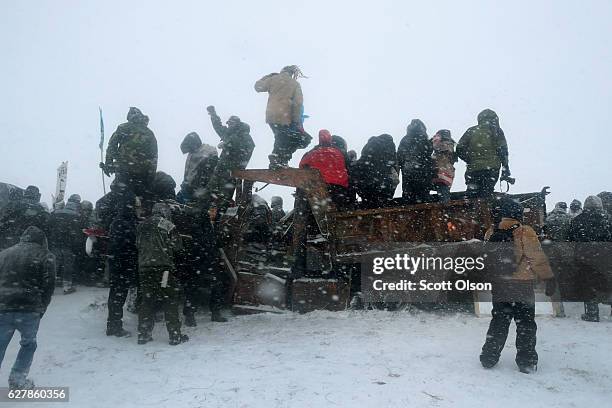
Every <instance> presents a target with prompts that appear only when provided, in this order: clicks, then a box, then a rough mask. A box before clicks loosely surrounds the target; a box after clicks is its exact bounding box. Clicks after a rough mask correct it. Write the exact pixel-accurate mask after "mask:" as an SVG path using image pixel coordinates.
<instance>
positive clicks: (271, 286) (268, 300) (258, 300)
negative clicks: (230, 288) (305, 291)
mask: <svg viewBox="0 0 612 408" xmlns="http://www.w3.org/2000/svg"><path fill="white" fill-rule="evenodd" d="M234 303H235V304H241V305H250V306H261V305H264V306H271V307H275V308H278V309H285V308H286V307H287V287H286V281H285V279H282V278H279V277H278V276H276V275H273V274H271V273H266V274H258V273H249V272H239V273H238V284H237V285H236V290H235V292H234Z"/></svg>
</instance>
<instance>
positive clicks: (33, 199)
mask: <svg viewBox="0 0 612 408" xmlns="http://www.w3.org/2000/svg"><path fill="white" fill-rule="evenodd" d="M23 199H24V200H25V201H26V202H28V203H30V204H38V203H40V190H39V189H38V187H36V186H27V187H26V189H25V191H24V192H23Z"/></svg>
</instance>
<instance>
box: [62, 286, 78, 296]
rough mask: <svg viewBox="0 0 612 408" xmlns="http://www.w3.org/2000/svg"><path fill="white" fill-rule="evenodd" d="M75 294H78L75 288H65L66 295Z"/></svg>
mask: <svg viewBox="0 0 612 408" xmlns="http://www.w3.org/2000/svg"><path fill="white" fill-rule="evenodd" d="M74 292H76V289H75V288H74V286H70V287H65V288H64V295H69V294H71V293H74Z"/></svg>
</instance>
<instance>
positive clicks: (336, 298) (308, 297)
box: [291, 278, 350, 313]
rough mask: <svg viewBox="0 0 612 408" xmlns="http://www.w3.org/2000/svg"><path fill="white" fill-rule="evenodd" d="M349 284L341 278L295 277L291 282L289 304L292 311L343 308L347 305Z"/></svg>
mask: <svg viewBox="0 0 612 408" xmlns="http://www.w3.org/2000/svg"><path fill="white" fill-rule="evenodd" d="M349 296H350V284H349V282H348V281H345V280H342V279H312V278H303V279H295V280H294V281H293V282H292V284H291V306H292V310H293V311H294V312H298V313H307V312H312V311H313V310H331V311H338V310H344V309H346V308H347V307H348V302H349Z"/></svg>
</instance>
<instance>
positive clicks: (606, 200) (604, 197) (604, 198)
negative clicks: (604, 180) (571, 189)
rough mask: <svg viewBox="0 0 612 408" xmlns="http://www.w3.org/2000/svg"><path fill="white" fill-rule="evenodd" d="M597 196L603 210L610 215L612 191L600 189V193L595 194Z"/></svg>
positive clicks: (611, 211) (611, 210)
mask: <svg viewBox="0 0 612 408" xmlns="http://www.w3.org/2000/svg"><path fill="white" fill-rule="evenodd" d="M597 197H599V198H600V199H601V203H602V205H603V207H604V210H605V211H606V212H607V213H608V216H610V217H612V192H610V191H602V192H601V193H599V194H597Z"/></svg>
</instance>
